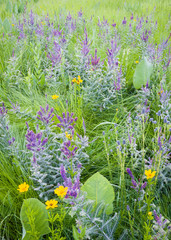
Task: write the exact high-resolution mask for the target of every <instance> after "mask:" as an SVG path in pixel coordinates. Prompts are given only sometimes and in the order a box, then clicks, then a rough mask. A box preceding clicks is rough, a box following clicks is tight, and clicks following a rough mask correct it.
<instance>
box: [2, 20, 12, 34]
mask: <svg viewBox="0 0 171 240" xmlns="http://www.w3.org/2000/svg"><path fill="white" fill-rule="evenodd" d="M3 27H4V30H5V32H8V31H10V27H11V24H10V22H9V21H8V19H7V18H5V20H4V22H3Z"/></svg>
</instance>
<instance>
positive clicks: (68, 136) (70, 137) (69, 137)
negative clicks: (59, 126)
mask: <svg viewBox="0 0 171 240" xmlns="http://www.w3.org/2000/svg"><path fill="white" fill-rule="evenodd" d="M65 134H66V135H65V137H66V138H68V139H69V140H71V139H72V136H71V134H69V133H68V132H65Z"/></svg>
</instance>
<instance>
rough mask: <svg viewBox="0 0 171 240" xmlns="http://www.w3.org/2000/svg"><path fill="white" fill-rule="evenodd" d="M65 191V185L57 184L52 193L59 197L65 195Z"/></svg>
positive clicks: (66, 189)
mask: <svg viewBox="0 0 171 240" xmlns="http://www.w3.org/2000/svg"><path fill="white" fill-rule="evenodd" d="M67 191H68V188H67V187H63V186H59V187H58V188H56V189H55V190H54V193H55V194H57V195H58V196H59V197H65V195H66V194H67Z"/></svg>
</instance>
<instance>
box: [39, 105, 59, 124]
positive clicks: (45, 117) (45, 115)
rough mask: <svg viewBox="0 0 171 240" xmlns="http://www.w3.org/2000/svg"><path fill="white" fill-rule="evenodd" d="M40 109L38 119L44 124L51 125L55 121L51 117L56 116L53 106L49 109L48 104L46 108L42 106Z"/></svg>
mask: <svg viewBox="0 0 171 240" xmlns="http://www.w3.org/2000/svg"><path fill="white" fill-rule="evenodd" d="M40 109H41V110H40V111H38V112H37V119H39V120H40V121H41V122H42V123H43V124H45V125H46V126H47V125H50V124H52V123H53V122H54V121H51V119H52V118H53V117H54V116H55V115H54V114H52V113H53V111H54V109H53V108H51V109H50V111H48V110H49V105H48V104H47V105H46V108H42V107H41V106H40Z"/></svg>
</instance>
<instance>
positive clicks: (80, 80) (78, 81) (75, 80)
mask: <svg viewBox="0 0 171 240" xmlns="http://www.w3.org/2000/svg"><path fill="white" fill-rule="evenodd" d="M72 82H73V83H74V82H75V83H77V84H80V83H82V82H83V80H82V79H81V77H80V75H78V80H77V79H76V78H73V79H72Z"/></svg>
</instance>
